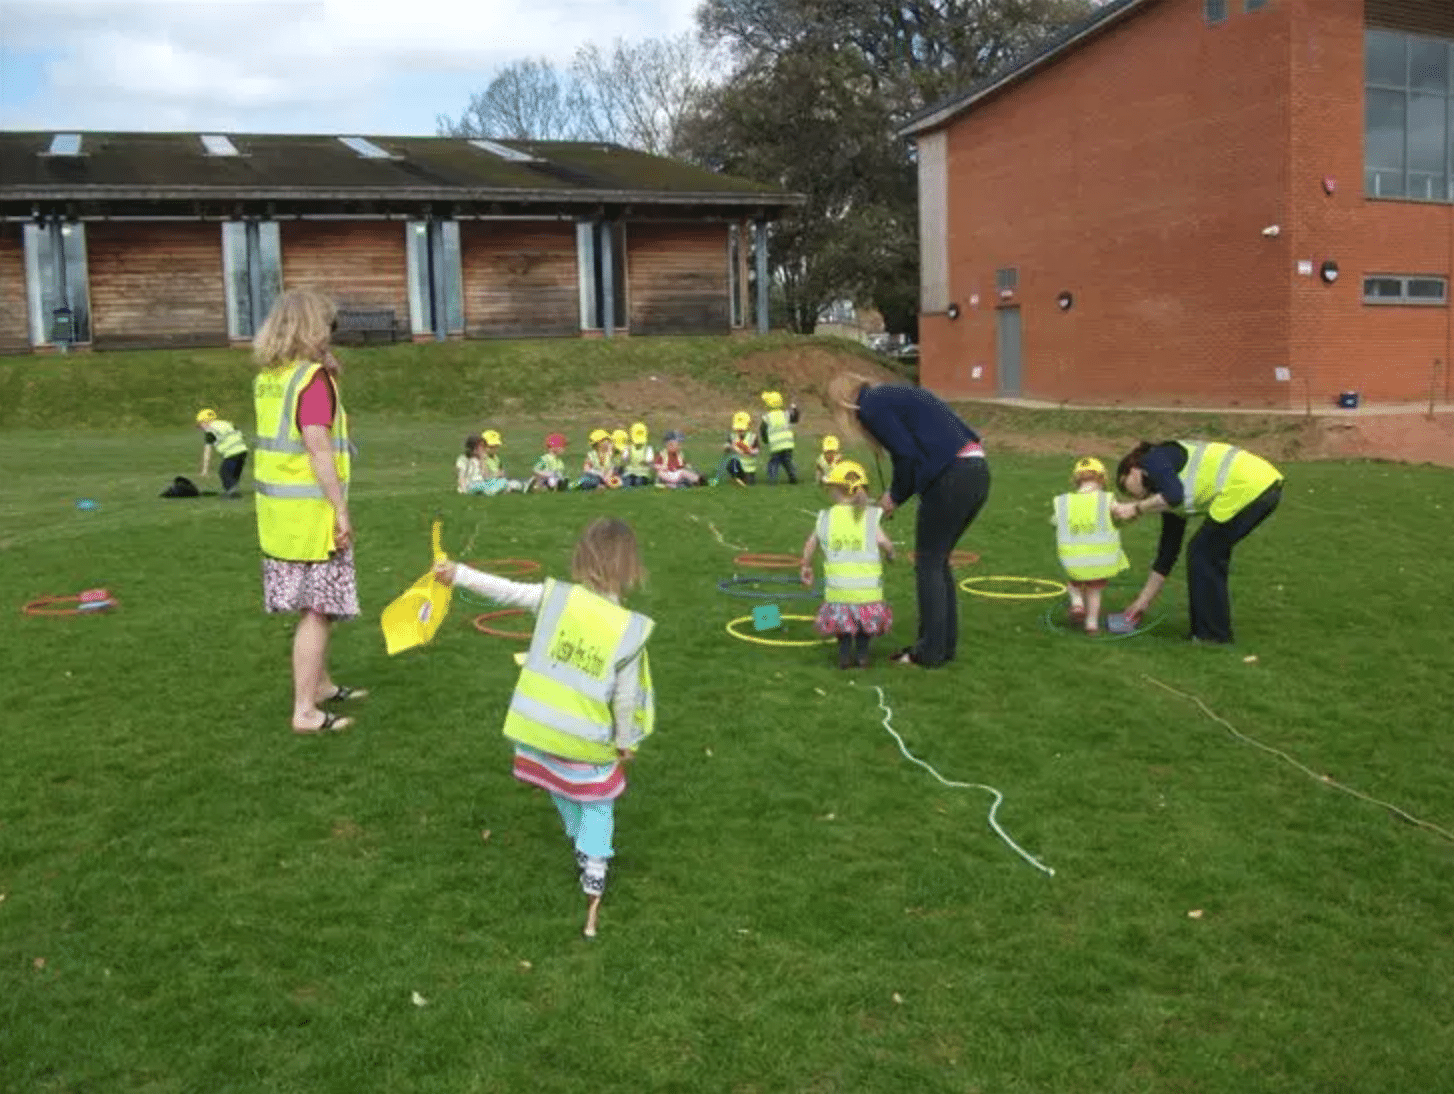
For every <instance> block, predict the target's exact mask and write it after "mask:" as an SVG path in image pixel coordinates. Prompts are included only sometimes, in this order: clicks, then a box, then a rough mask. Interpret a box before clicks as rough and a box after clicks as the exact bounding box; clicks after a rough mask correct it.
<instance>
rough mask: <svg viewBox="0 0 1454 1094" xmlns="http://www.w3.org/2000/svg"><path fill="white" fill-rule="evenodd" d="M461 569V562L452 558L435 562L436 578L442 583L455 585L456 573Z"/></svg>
mask: <svg viewBox="0 0 1454 1094" xmlns="http://www.w3.org/2000/svg"><path fill="white" fill-rule="evenodd" d="M458 570H459V563H457V562H455V561H453V560H452V559H447V558H446V559H444V560H443V561H441V562H436V563H435V564H434V580H435V581H438V582H439V583H440V584H441V585H453V584H454V575H455V573H456V572H458Z"/></svg>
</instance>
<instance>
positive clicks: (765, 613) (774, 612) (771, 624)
mask: <svg viewBox="0 0 1454 1094" xmlns="http://www.w3.org/2000/svg"><path fill="white" fill-rule="evenodd" d="M782 625H783V613H782V609H781V608H779V607H778V606H777V605H776V604H759V605H758V606H757V607H755V608H753V609H752V629H753V630H755V631H775V630H777V629H778V628H779V627H781V626H782Z"/></svg>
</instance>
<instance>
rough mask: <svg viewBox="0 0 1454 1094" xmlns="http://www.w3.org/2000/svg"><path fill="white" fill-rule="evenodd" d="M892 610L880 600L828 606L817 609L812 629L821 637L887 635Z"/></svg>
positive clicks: (892, 622) (892, 618) (891, 624)
mask: <svg viewBox="0 0 1454 1094" xmlns="http://www.w3.org/2000/svg"><path fill="white" fill-rule="evenodd" d="M893 625H894V610H893V609H892V608H890V607H889V606H888V605H887V604H885V603H884V602H883V601H882V600H877V601H875V602H874V603H872V604H828V603H825V604H824V605H823V606H822V607H821V608H819V609H818V618H817V619H816V620H814V621H813V627H814V628H815V629H816V630H817V632H818V633H819V634H821V635H823V637H825V638H828V637H831V636H832V635H835V634H887V633H888V632H889V628H890V627H892V626H893Z"/></svg>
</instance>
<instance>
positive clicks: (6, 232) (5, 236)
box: [0, 224, 30, 350]
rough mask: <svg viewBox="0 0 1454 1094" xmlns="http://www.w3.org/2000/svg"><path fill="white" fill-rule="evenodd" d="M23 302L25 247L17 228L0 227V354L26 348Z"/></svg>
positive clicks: (24, 302)
mask: <svg viewBox="0 0 1454 1094" xmlns="http://www.w3.org/2000/svg"><path fill="white" fill-rule="evenodd" d="M29 314H30V311H29V305H28V303H27V302H26V298H25V245H24V243H23V242H22V237H21V234H20V226H19V225H18V224H4V225H0V350H19V349H26V348H28V347H29V345H30V331H29V329H28V327H29V324H28V321H27V316H29Z"/></svg>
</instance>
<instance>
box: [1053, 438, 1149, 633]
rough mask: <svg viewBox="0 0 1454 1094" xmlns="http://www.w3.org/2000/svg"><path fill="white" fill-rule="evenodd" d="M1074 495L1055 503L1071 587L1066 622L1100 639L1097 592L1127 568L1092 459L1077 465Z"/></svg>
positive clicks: (1102, 471) (1099, 467) (1102, 475)
mask: <svg viewBox="0 0 1454 1094" xmlns="http://www.w3.org/2000/svg"><path fill="white" fill-rule="evenodd" d="M1071 482H1072V483H1073V484H1074V485H1075V491H1074V492H1073V493H1070V494H1060V495H1058V496H1057V497H1056V499H1055V502H1054V505H1055V513H1054V515H1053V516H1052V517H1051V518H1050V520H1051V522H1052V523H1053V524H1054V525H1055V545H1056V548H1057V550H1058V552H1059V554H1060V564H1061V565H1062V566H1064V567H1065V574H1066V577H1068V578H1069V579H1070V581H1069V586H1070V587H1069V596H1070V608H1069V611H1070V620H1071V622H1072V623H1074V624H1076V625H1081V624H1084V626H1085V633H1086V634H1089V635H1097V634H1100V633H1101V591H1102V590H1103V589H1105V587H1106V583H1107V582H1108V581H1109V580H1110V579H1111V578H1113V577H1115V576H1116V575H1117V574H1119V573H1120V572H1121V571H1122V570H1128V569H1130V567H1131V564H1130V562H1128V561H1127V560H1126V552H1125V551H1123V550H1122V549H1121V533H1120V532H1118V531H1116V526H1115V525H1114V524H1112V523H1111V505H1112V503H1113V502H1114V501H1115V500H1116V499H1115V498H1114V497H1112V496H1111V493H1110V491H1108V490H1107V489H1106V468H1105V465H1104V464H1103V463H1101V461H1100V460H1098V459H1096V458H1095V457H1094V456H1086V457H1084V458H1082V459H1079V460H1076V461H1075V468H1074V470H1073V471H1072V472H1071Z"/></svg>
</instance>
